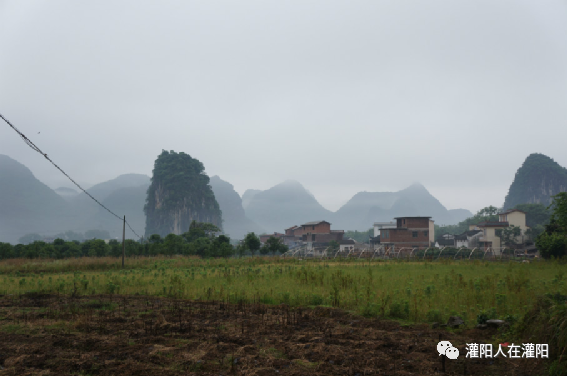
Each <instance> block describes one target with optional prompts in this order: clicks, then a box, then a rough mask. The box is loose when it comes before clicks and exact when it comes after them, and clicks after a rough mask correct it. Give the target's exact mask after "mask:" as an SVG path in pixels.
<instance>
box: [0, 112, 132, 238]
mask: <svg viewBox="0 0 567 376" xmlns="http://www.w3.org/2000/svg"><path fill="white" fill-rule="evenodd" d="M0 118H2V120H4V121H5V122H6V124H8V125H9V126H10V127H11V128H12V129H13V130H14V131H15V132H16V133H17V134H18V135H19V136H20V137H21V138H22V140H24V142H25V143H26V145H28V146H29V147H30V148H32V150H34V151H36V152H38V153H39V154H41V155H42V156H43V157H44V158H45V159H47V160H48V161H49V162H50V163H51V164H52V165H53V166H55V167H56V168H57V169H58V170H59V171H61V173H63V175H65V176H66V177H67V178H68V179H69V180H71V182H72V183H73V184H75V185H76V186H77V188H79V189H80V190H81V191H83V192H84V193H85V194H86V195H87V196H89V197H90V198H91V199H93V200H94V201H95V202H96V203H97V204H99V205H100V206H102V207H103V208H104V209H106V211H108V212H109V213H110V214H112V215H113V216H115V217H116V218H118V219H119V220H120V221H125V222H126V225H127V226H128V228H129V229H130V231H132V232H133V233H134V235H136V236H137V237H138V238H140V239H141V238H142V237H141V236H140V235H138V234H137V233H136V231H134V229H133V228H132V226H130V224H129V223H128V221H126V220H125V219H124V218H121V217H120V216H119V215H117V214H116V213H114V212H113V211H112V210H110V209H109V208H107V207H106V206H104V205H103V204H102V203H101V202H100V201H98V200H97V199H96V198H94V197H93V196H92V195H91V194H90V193H89V192H87V191H86V190H85V189H83V187H81V186H80V185H79V184H78V183H77V182H76V181H75V180H73V178H71V177H70V176H69V175H68V174H67V173H66V172H65V171H63V169H62V168H61V167H59V166H58V165H57V164H56V163H55V162H53V161H52V160H51V158H49V157H48V156H47V154H46V153H44V152H43V151H41V149H40V148H39V147H37V146H36V145H35V144H34V143H33V142H32V141H31V140H30V139H29V138H28V137H26V135H24V134H23V133H22V132H20V130H19V129H18V128H16V126H15V125H14V124H12V123H11V122H10V121H9V120H8V119H6V118H5V117H4V115H2V114H1V113H0Z"/></svg>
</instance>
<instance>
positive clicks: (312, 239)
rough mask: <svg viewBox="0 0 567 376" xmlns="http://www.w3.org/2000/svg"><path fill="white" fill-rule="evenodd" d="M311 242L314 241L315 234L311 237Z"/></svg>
mask: <svg viewBox="0 0 567 376" xmlns="http://www.w3.org/2000/svg"><path fill="white" fill-rule="evenodd" d="M311 241H312V242H314V241H315V234H313V235H311Z"/></svg>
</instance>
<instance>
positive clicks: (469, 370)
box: [0, 294, 542, 376]
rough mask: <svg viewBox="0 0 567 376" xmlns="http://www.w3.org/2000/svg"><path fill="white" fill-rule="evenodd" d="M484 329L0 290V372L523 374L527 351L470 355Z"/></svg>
mask: <svg viewBox="0 0 567 376" xmlns="http://www.w3.org/2000/svg"><path fill="white" fill-rule="evenodd" d="M494 334H495V333H494V332H491V331H486V330H484V331H483V330H476V329H474V330H462V331H455V332H452V331H447V330H444V329H436V330H434V329H431V328H430V327H429V326H427V325H409V326H401V325H400V324H398V323H396V322H392V321H387V320H381V319H366V318H363V317H360V316H356V315H353V314H350V313H348V312H345V311H342V310H339V309H332V308H325V307H317V308H315V309H311V308H295V309H292V308H290V307H287V306H266V305H261V304H227V303H223V302H196V301H187V300H176V299H169V298H158V297H142V296H135V297H133V296H116V295H114V296H88V297H84V296H82V297H69V296H56V295H37V294H36V295H29V294H28V295H24V296H21V297H18V296H4V297H0V375H17V376H23V375H159V376H168V375H259V376H260V375H353V376H356V375H358V376H363V375H434V374H436V375H438V374H441V372H442V358H441V357H440V356H439V354H438V353H437V350H436V346H437V342H438V341H439V336H440V335H442V339H443V340H447V341H451V343H452V344H453V346H454V347H457V348H458V349H459V351H460V354H461V355H460V357H459V359H457V360H451V359H446V361H445V373H446V374H447V375H533V374H537V373H538V371H539V370H541V366H542V364H541V361H539V360H536V359H529V360H527V359H523V360H522V359H505V358H502V357H501V358H497V359H482V360H479V359H470V358H468V359H467V358H466V357H465V354H466V350H465V345H466V343H490V342H491V336H492V335H494Z"/></svg>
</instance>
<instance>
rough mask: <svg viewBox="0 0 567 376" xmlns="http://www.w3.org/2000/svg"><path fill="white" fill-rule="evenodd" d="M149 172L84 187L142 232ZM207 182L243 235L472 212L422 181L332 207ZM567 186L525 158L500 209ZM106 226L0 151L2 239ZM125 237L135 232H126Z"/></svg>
mask: <svg viewBox="0 0 567 376" xmlns="http://www.w3.org/2000/svg"><path fill="white" fill-rule="evenodd" d="M149 185H150V177H148V176H147V175H142V174H125V175H121V176H118V177H117V178H115V179H112V180H109V181H106V182H103V183H100V184H97V185H95V186H93V187H91V188H90V189H89V190H88V192H89V193H91V194H92V195H93V196H94V197H96V198H97V200H99V201H100V202H101V203H102V204H104V205H105V206H107V207H108V208H110V209H111V210H112V211H114V212H115V213H117V214H118V215H119V216H122V215H126V219H127V220H128V222H129V223H130V225H131V226H132V227H133V228H134V230H135V231H136V232H138V233H139V234H140V235H142V234H143V233H144V232H145V223H146V221H145V215H144V212H143V208H144V204H145V202H146V194H147V189H148V187H149ZM210 185H211V188H212V190H213V193H214V195H215V198H216V200H217V202H218V203H219V207H220V210H221V211H222V219H223V228H224V231H225V233H227V234H229V235H230V236H231V237H233V238H236V239H240V238H242V237H244V235H245V234H246V233H248V232H251V231H253V232H256V233H264V232H268V233H272V232H275V231H277V232H283V230H284V229H285V228H288V227H290V226H293V225H300V224H302V223H305V222H308V221H313V220H327V221H329V222H331V223H332V227H333V229H342V230H359V231H360V230H367V229H368V228H370V227H372V224H373V222H376V221H380V222H381V221H391V220H392V219H393V218H394V217H398V216H431V217H432V218H433V219H434V220H435V223H436V224H440V225H449V224H456V223H458V222H460V221H462V220H464V219H466V218H468V217H471V216H472V213H471V212H470V211H468V210H465V209H454V210H447V209H446V208H445V207H444V206H443V205H442V204H441V203H440V202H439V201H438V200H437V199H436V198H435V197H433V196H432V195H431V194H430V193H429V192H428V191H427V189H426V188H425V187H424V186H423V185H421V184H413V185H411V186H409V187H407V188H405V189H402V190H400V191H398V192H359V193H357V194H355V195H354V196H353V197H352V198H351V199H350V200H349V201H348V202H347V203H346V204H345V205H343V206H342V207H341V208H340V209H339V210H337V211H336V212H332V211H330V210H327V209H325V208H324V207H323V206H322V205H321V204H320V203H319V202H318V201H317V199H316V198H315V197H314V196H313V194H311V193H310V192H309V191H308V190H307V189H305V187H303V186H302V185H301V184H300V183H299V182H297V181H293V180H287V181H285V182H283V183H280V184H278V185H276V186H274V187H272V188H270V189H267V190H254V189H249V190H247V191H246V192H245V193H244V194H243V195H242V198H241V197H240V196H239V195H238V193H237V192H236V191H235V190H234V187H233V186H232V185H231V184H230V183H229V182H226V181H224V180H222V179H221V178H220V177H218V176H213V177H212V178H211V179H210ZM566 190H567V170H566V169H565V168H564V167H562V166H560V165H559V164H557V163H556V162H555V161H553V159H551V158H549V157H547V156H545V155H543V154H532V155H530V156H528V157H527V158H526V160H525V162H524V163H523V165H522V166H521V167H520V169H519V170H518V172H517V173H516V176H515V179H514V181H513V183H512V185H511V186H510V190H509V192H508V195H507V196H506V201H505V203H504V208H506V209H507V208H511V207H514V206H515V205H517V204H520V203H533V202H541V203H543V204H546V205H547V204H549V203H550V200H551V196H553V195H554V194H557V193H559V192H562V191H566ZM92 229H98V230H107V231H108V232H109V233H110V235H111V237H113V238H114V237H116V238H120V237H121V236H122V226H121V222H120V220H119V219H117V218H115V217H113V216H112V215H110V214H109V213H108V212H107V211H106V210H105V209H103V208H101V207H100V206H99V205H97V204H96V203H95V202H93V201H92V199H90V198H89V197H87V195H86V194H85V193H80V194H79V193H78V190H75V189H72V188H67V187H61V188H57V189H56V190H52V189H51V188H49V187H48V186H46V185H45V184H43V183H42V182H40V181H39V180H37V179H36V178H35V177H34V176H33V174H32V172H31V171H30V170H29V169H28V168H27V167H25V166H24V165H22V164H21V163H19V162H17V161H15V160H13V159H11V158H10V157H8V156H6V155H0V241H9V242H12V243H15V242H17V241H18V239H19V238H20V237H21V236H23V235H25V234H28V233H39V234H41V235H55V234H57V233H61V232H64V231H67V230H72V231H76V232H85V231H87V230H92ZM127 236H128V237H130V238H135V236H134V235H133V234H132V233H131V232H130V231H129V230H127Z"/></svg>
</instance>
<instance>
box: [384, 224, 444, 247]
mask: <svg viewBox="0 0 567 376" xmlns="http://www.w3.org/2000/svg"><path fill="white" fill-rule="evenodd" d="M394 219H395V220H396V228H388V229H382V230H381V232H380V243H381V244H383V245H385V246H386V247H389V248H391V249H399V248H422V249H423V248H428V247H430V246H432V245H433V244H434V241H435V227H434V221H433V220H432V219H431V217H396V218H394Z"/></svg>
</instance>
